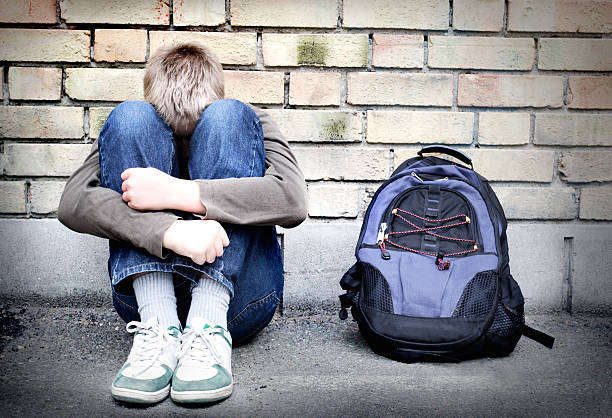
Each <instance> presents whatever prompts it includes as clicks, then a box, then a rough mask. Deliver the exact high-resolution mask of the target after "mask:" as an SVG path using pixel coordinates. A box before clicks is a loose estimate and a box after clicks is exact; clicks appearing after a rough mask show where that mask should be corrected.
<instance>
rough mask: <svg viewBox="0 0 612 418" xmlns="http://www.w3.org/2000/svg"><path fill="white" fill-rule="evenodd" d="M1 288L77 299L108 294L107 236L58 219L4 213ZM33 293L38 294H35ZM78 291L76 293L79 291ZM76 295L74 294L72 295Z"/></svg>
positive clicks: (87, 300)
mask: <svg viewBox="0 0 612 418" xmlns="http://www.w3.org/2000/svg"><path fill="white" fill-rule="evenodd" d="M0 231H2V239H3V242H2V244H1V245H0V260H2V263H0V277H3V278H5V277H7V278H8V277H18V278H20V279H19V280H12V282H13V283H9V280H1V281H0V294H2V295H3V300H6V299H4V297H5V296H4V295H12V296H13V297H15V296H17V297H24V296H25V297H30V298H31V297H40V296H42V297H43V299H38V300H41V301H42V300H45V299H44V298H48V299H46V300H57V301H59V300H62V301H63V302H64V303H66V301H68V300H71V301H77V300H78V302H77V304H80V305H81V306H83V307H85V306H91V305H90V303H92V302H93V301H95V300H100V301H102V300H105V299H106V300H107V299H108V282H107V281H106V280H100V279H101V278H103V277H104V278H105V277H106V276H108V272H107V267H106V266H107V261H108V240H105V239H102V238H98V237H94V236H92V235H87V234H77V233H75V232H73V231H71V230H69V229H68V228H66V227H65V226H64V225H62V224H61V223H60V222H59V221H58V220H57V219H2V220H0ZM34 295H36V296H34ZM77 295H78V296H77ZM72 298H74V299H72Z"/></svg>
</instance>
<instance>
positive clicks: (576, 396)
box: [0, 300, 612, 417]
mask: <svg viewBox="0 0 612 418" xmlns="http://www.w3.org/2000/svg"><path fill="white" fill-rule="evenodd" d="M528 322H529V323H530V324H532V325H533V326H535V327H539V328H541V329H542V330H543V331H545V332H548V333H551V334H552V335H554V336H555V337H556V338H557V342H556V344H555V348H554V349H553V350H548V349H546V348H544V347H542V346H540V345H539V344H536V343H535V342H533V341H531V340H529V339H526V338H523V339H522V340H521V341H520V342H519V344H518V346H517V349H516V350H515V352H514V353H513V354H512V355H511V356H509V357H507V358H502V359H481V360H474V361H469V362H464V363H460V364H402V363H398V362H395V361H392V360H388V359H386V358H383V357H380V356H377V355H376V354H374V353H373V352H372V351H371V350H370V349H369V348H368V347H367V345H366V344H365V343H364V341H363V339H362V338H361V336H360V335H359V333H358V331H357V326H356V324H355V323H354V322H352V321H350V320H349V321H345V322H342V321H340V320H339V319H338V317H337V316H336V315H333V314H332V313H329V312H328V313H323V314H319V315H310V316H289V317H287V316H285V317H280V316H278V317H277V318H275V320H274V321H273V322H272V324H271V325H270V326H269V327H268V328H267V329H266V330H265V331H264V332H263V333H262V334H261V335H259V336H258V337H257V338H256V339H255V340H254V341H252V342H251V343H250V344H248V345H245V346H242V347H238V348H235V349H234V352H233V364H234V379H235V389H234V394H233V395H232V396H231V398H229V399H228V400H226V401H224V402H221V403H218V404H215V405H212V406H208V407H200V408H186V407H183V406H179V405H176V404H174V403H173V402H172V401H171V400H170V399H166V400H165V401H164V402H162V403H160V404H157V405H154V406H151V407H146V408H134V407H129V406H126V405H122V404H119V403H117V402H115V401H113V399H112V398H111V396H110V392H109V387H110V384H111V382H112V379H113V377H114V375H115V373H116V371H117V370H118V369H119V367H120V366H121V364H122V363H123V361H124V360H125V357H126V356H127V353H128V351H129V348H130V345H131V337H130V336H129V334H127V332H125V330H124V324H122V323H121V322H120V321H119V320H118V318H117V316H116V314H115V313H114V312H113V311H112V308H110V307H108V306H106V305H105V306H102V307H97V308H85V307H83V306H82V305H81V306H80V307H53V306H40V305H27V304H25V303H24V302H23V301H20V300H14V301H7V300H5V301H4V305H3V307H2V311H1V314H0V331H1V334H2V336H1V337H0V349H1V352H0V370H2V372H1V375H2V376H1V383H2V384H1V385H0V411H3V413H2V415H3V416H41V415H42V416H85V415H90V416H192V415H196V414H197V415H204V416H207V415H210V416H300V417H301V416H372V415H376V416H460V415H461V416H466V415H469V416H491V415H498V416H525V415H527V416H610V415H611V414H612V397H611V396H610V385H611V383H612V370H611V369H610V365H611V364H612V318H609V317H598V316H585V315H582V316H578V315H574V316H570V315H568V314H564V313H563V314H562V313H553V314H546V315H532V316H529V317H528Z"/></svg>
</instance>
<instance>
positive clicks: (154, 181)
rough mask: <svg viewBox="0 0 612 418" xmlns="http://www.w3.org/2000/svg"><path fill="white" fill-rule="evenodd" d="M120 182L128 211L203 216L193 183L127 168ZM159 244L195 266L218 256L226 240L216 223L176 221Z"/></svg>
mask: <svg viewBox="0 0 612 418" xmlns="http://www.w3.org/2000/svg"><path fill="white" fill-rule="evenodd" d="M121 179H122V180H123V183H122V184H121V190H122V191H123V194H122V198H123V200H124V201H125V202H126V203H127V204H128V206H129V207H130V208H132V209H137V210H168V209H176V210H182V211H185V212H192V213H200V214H205V213H206V207H205V206H204V205H203V204H202V202H201V201H200V189H199V187H198V185H197V184H196V183H195V182H194V181H191V180H183V179H179V178H176V177H172V176H170V175H168V174H166V173H164V172H163V171H160V170H158V169H156V168H152V167H148V168H128V169H127V170H125V171H124V172H123V173H121ZM162 245H163V246H164V248H167V249H169V250H171V251H174V252H175V253H177V254H181V255H184V256H186V257H189V258H191V259H192V260H193V262H194V263H196V264H204V263H212V262H213V261H215V258H217V257H220V256H221V255H222V254H223V248H224V247H227V246H228V245H229V239H228V237H227V233H226V232H225V229H223V227H222V226H221V224H220V223H219V222H217V221H214V220H208V219H207V220H199V219H198V220H181V219H179V220H177V221H175V222H174V223H173V224H172V225H170V227H168V229H166V231H165V232H164V237H163V244H162Z"/></svg>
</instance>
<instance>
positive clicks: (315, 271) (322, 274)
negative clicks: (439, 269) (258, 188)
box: [0, 221, 360, 315]
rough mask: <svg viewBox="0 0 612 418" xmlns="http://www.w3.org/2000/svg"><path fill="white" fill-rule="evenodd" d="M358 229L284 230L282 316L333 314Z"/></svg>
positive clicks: (307, 225) (308, 226)
mask: <svg viewBox="0 0 612 418" xmlns="http://www.w3.org/2000/svg"><path fill="white" fill-rule="evenodd" d="M1 226H2V224H0V227H1ZM359 229H360V225H358V224H356V223H346V222H344V223H340V222H330V223H313V222H308V221H307V222H304V223H303V224H302V225H300V226H299V227H297V228H291V229H287V230H284V236H285V238H284V239H285V253H284V257H283V261H284V266H285V271H286V273H285V289H284V291H283V309H284V312H285V313H296V314H298V315H304V313H305V312H306V313H308V312H312V313H314V314H321V312H322V309H329V311H332V310H334V311H335V310H337V305H338V302H337V300H338V295H337V293H338V280H339V278H340V277H342V275H343V274H344V272H345V271H346V270H347V269H348V268H349V267H350V266H351V265H353V264H354V263H355V255H354V252H353V248H355V243H356V242H357V239H358V238H359ZM17 264H18V263H17Z"/></svg>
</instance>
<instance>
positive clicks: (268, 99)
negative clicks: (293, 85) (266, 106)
mask: <svg viewBox="0 0 612 418" xmlns="http://www.w3.org/2000/svg"><path fill="white" fill-rule="evenodd" d="M223 74H224V76H225V97H227V98H231V99H238V100H241V101H243V102H248V103H270V104H282V103H283V101H284V99H285V87H284V83H285V75H284V74H283V73H272V72H256V71H224V72H223Z"/></svg>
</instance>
